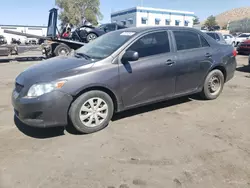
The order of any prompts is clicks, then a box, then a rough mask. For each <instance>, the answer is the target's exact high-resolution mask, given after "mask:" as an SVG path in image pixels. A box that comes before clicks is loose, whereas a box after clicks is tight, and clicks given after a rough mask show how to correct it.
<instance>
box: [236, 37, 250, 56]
mask: <svg viewBox="0 0 250 188" xmlns="http://www.w3.org/2000/svg"><path fill="white" fill-rule="evenodd" d="M237 51H238V54H242V55H249V54H250V40H249V39H247V40H245V41H243V42H241V43H240V44H239V45H238V46H237Z"/></svg>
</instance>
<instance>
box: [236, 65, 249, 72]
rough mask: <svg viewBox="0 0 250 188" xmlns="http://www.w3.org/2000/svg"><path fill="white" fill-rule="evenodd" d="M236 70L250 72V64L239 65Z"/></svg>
mask: <svg viewBox="0 0 250 188" xmlns="http://www.w3.org/2000/svg"><path fill="white" fill-rule="evenodd" d="M236 70H237V71H239V72H247V73H250V66H242V67H237V68H236Z"/></svg>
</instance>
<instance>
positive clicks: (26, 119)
mask: <svg viewBox="0 0 250 188" xmlns="http://www.w3.org/2000/svg"><path fill="white" fill-rule="evenodd" d="M71 102H72V96H70V95H68V94H66V93H63V92H60V91H54V92H51V93H48V94H45V95H42V96H41V97H37V98H24V97H20V98H19V97H18V96H17V95H16V94H15V91H13V94H12V105H13V107H14V112H15V116H16V117H17V118H18V119H19V120H20V121H22V122H23V123H24V124H26V125H29V126H33V127H42V128H45V127H54V126H65V125H67V124H68V110H69V107H70V104H71Z"/></svg>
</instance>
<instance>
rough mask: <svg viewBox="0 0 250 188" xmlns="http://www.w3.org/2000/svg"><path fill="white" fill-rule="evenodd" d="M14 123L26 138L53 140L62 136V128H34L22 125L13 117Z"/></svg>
mask: <svg viewBox="0 0 250 188" xmlns="http://www.w3.org/2000/svg"><path fill="white" fill-rule="evenodd" d="M14 123H15V125H16V127H17V128H18V130H19V131H21V132H22V133H23V134H25V135H26V136H29V137H32V138H37V139H46V138H53V137H58V136H63V135H65V134H64V129H65V128H64V127H53V128H36V127H30V126H28V125H26V124H24V123H22V122H21V121H20V120H19V119H18V118H17V117H15V116H14Z"/></svg>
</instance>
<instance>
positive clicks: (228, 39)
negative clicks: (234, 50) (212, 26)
mask: <svg viewBox="0 0 250 188" xmlns="http://www.w3.org/2000/svg"><path fill="white" fill-rule="evenodd" d="M223 38H224V39H225V41H226V43H227V44H230V45H233V46H234V45H235V37H234V36H233V35H230V34H225V35H223Z"/></svg>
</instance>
